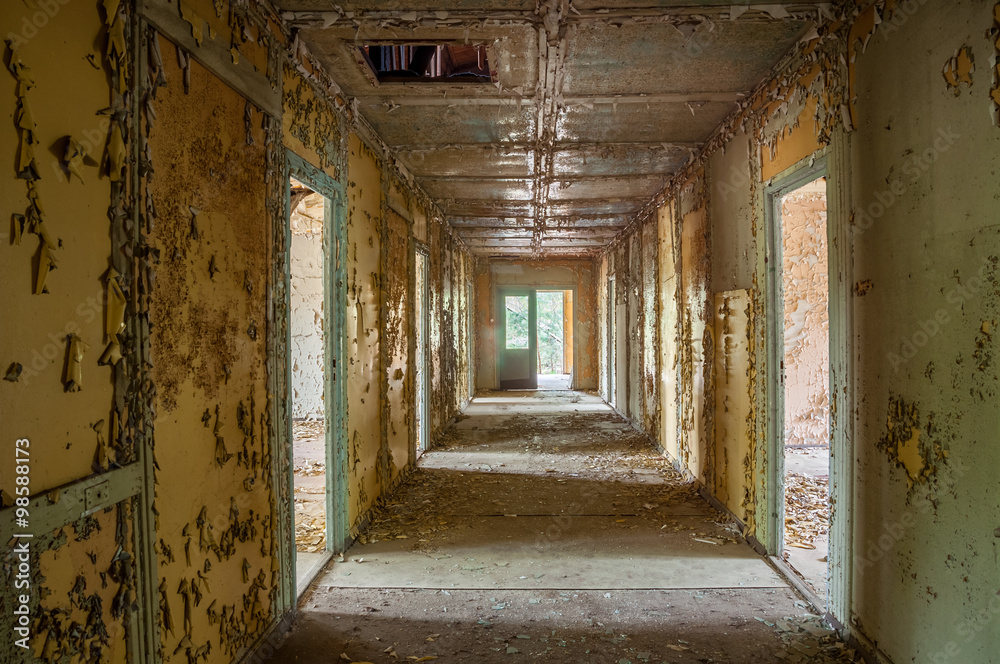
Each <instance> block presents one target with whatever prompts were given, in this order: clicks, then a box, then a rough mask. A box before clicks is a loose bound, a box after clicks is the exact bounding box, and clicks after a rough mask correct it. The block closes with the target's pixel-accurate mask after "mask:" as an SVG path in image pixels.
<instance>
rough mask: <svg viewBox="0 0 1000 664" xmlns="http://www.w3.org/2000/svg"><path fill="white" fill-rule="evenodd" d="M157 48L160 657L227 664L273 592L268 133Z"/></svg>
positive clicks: (252, 634) (259, 625)
mask: <svg viewBox="0 0 1000 664" xmlns="http://www.w3.org/2000/svg"><path fill="white" fill-rule="evenodd" d="M160 45H161V48H162V50H163V52H164V54H165V56H168V55H169V56H170V57H164V64H165V73H166V77H167V85H166V86H164V87H162V88H160V89H159V90H158V93H157V97H156V102H155V108H156V113H157V122H156V125H155V127H154V128H153V130H152V132H151V136H150V145H151V148H152V161H153V165H154V168H156V177H154V179H153V180H152V182H151V184H150V187H149V191H148V194H149V195H150V196H151V197H152V199H153V201H154V202H155V204H156V209H157V212H158V217H157V219H156V222H155V224H154V226H153V228H154V231H153V233H152V235H151V237H150V243H151V244H152V246H154V247H155V248H156V249H157V250H159V252H160V257H161V261H160V264H159V265H158V267H157V276H156V281H155V282H154V290H153V292H152V297H151V302H152V306H151V312H150V317H151V322H152V323H153V327H152V333H151V339H150V345H151V348H152V365H153V373H152V380H153V383H154V385H155V386H156V401H155V407H156V411H157V419H156V426H155V457H156V460H157V464H158V470H157V473H156V481H157V486H156V501H155V507H156V509H157V511H158V514H159V518H158V522H157V553H158V557H159V561H158V562H159V583H160V584H161V588H162V590H163V592H162V594H161V598H160V601H161V611H162V613H161V621H162V627H163V629H162V631H161V645H162V650H163V654H164V661H165V662H173V661H177V662H182V661H187V655H186V651H187V649H188V648H186V647H181V648H180V650H179V652H177V654H174V653H175V651H176V650H177V649H178V644H180V643H181V641H182V640H183V639H185V638H187V639H189V642H190V644H191V645H190V646H189V647H190V648H192V649H194V650H195V651H197V650H198V649H199V648H204V647H205V646H206V644H210V646H211V648H210V651H211V656H210V661H220V662H221V661H231V660H232V659H233V658H235V657H236V656H238V655H239V653H240V652H241V651H242V650H244V649H245V648H247V647H249V646H250V645H251V644H252V643H253V641H254V639H255V638H256V637H259V636H260V635H261V634H262V633H263V632H264V630H265V628H266V627H268V624H269V621H270V618H271V614H270V606H269V605H270V599H269V591H270V589H271V587H272V586H273V584H274V582H275V580H274V578H273V577H272V570H273V566H272V556H274V555H276V551H275V549H274V546H275V541H274V514H275V513H274V509H273V507H274V499H273V494H272V487H271V473H270V462H271V453H272V450H273V446H274V444H275V441H272V440H271V439H270V436H269V433H268V427H267V418H268V413H267V408H268V390H267V374H266V369H265V362H266V359H267V318H268V314H267V310H266V305H267V292H268V288H269V281H270V274H271V272H270V270H271V250H270V247H271V225H270V224H271V223H272V220H271V219H269V218H268V214H267V210H266V201H265V189H264V187H262V186H261V183H262V182H263V181H264V177H265V149H264V134H263V132H262V131H261V130H260V126H261V122H260V117H261V116H260V114H259V112H258V111H254V112H253V117H252V118H251V120H252V121H251V122H250V123H249V125H245V124H244V108H245V104H244V100H243V99H242V97H240V96H239V95H238V94H237V93H235V92H234V91H232V90H231V89H229V88H227V87H226V86H225V85H224V84H223V83H222V82H221V81H219V79H217V78H216V77H215V76H213V75H212V74H210V73H209V72H208V71H206V70H205V69H204V68H203V67H201V65H199V64H197V63H193V64H192V65H191V86H190V91H189V92H188V93H185V92H184V88H183V86H182V85H180V81H181V76H182V72H181V70H180V69H179V68H178V67H177V59H176V57H173V53H172V51H173V46H172V45H171V44H170V42H168V41H167V40H166V39H162V38H161V40H160ZM247 126H249V128H250V131H251V138H253V141H252V143H253V144H252V145H248V141H247V133H246V129H247ZM192 208H194V209H196V210H197V211H198V213H197V215H194V214H192ZM195 226H196V227H197V237H195V234H194V232H193V227H195ZM206 416H207V417H206ZM196 587H197V590H195V588H196ZM199 593H200V594H201V595H203V596H204V597H205V599H202V600H201V601H200V602H198V604H197V606H196V603H195V598H196V595H197V594H199ZM167 611H169V616H170V617H169V620H168V619H167V617H166V612H167ZM171 623H172V628H170V626H169V625H170V624H171Z"/></svg>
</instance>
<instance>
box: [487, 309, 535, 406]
mask: <svg viewBox="0 0 1000 664" xmlns="http://www.w3.org/2000/svg"><path fill="white" fill-rule="evenodd" d="M497 304H498V306H497V309H498V310H499V311H500V317H499V320H498V328H499V329H498V334H497V340H498V342H499V344H500V352H499V354H498V355H499V357H498V358H497V375H498V377H499V383H500V389H501V390H516V389H528V390H533V389H537V388H538V352H537V350H538V342H537V338H536V337H537V334H536V309H535V291H534V290H533V289H518V290H514V289H510V290H508V289H504V290H501V291H500V295H499V302H498V303H497Z"/></svg>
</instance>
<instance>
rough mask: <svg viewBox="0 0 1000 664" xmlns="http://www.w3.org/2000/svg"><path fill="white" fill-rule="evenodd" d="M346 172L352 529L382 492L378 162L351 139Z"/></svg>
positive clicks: (348, 429) (349, 467) (349, 452)
mask: <svg viewBox="0 0 1000 664" xmlns="http://www.w3.org/2000/svg"><path fill="white" fill-rule="evenodd" d="M347 169H348V173H349V177H350V182H349V184H348V188H347V303H346V313H347V327H346V329H345V332H346V334H347V355H348V357H347V367H346V369H347V371H346V374H347V413H346V418H347V436H348V438H347V441H348V454H349V456H348V477H349V481H350V488H349V493H350V515H349V521H350V524H351V527H352V528H354V527H356V526H358V525H359V520H360V519H361V517H362V516H363V515H364V514H365V513H366V512H367V510H368V509H369V508H370V507H371V505H372V503H373V502H374V501H375V500H376V499H377V498H378V496H379V493H380V476H379V449H380V447H381V421H380V418H381V404H380V403H379V381H380V379H381V366H380V363H379V341H380V330H381V321H380V320H379V295H380V287H381V286H380V273H381V263H380V260H379V247H380V243H381V237H380V234H379V219H380V218H381V216H382V184H381V173H380V164H379V158H378V156H377V155H376V154H375V152H374V151H373V150H371V148H369V147H368V146H366V145H365V144H364V143H363V142H362V141H361V139H360V138H358V136H357V135H356V134H351V137H350V148H349V152H348V162H347Z"/></svg>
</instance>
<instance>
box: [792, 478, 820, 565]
mask: <svg viewBox="0 0 1000 664" xmlns="http://www.w3.org/2000/svg"><path fill="white" fill-rule="evenodd" d="M829 528H830V488H829V479H828V478H826V477H814V476H812V475H806V474H802V473H787V474H786V475H785V546H793V547H796V548H799V549H815V548H816V545H815V541H816V538H817V537H820V536H822V535H826V534H827V532H829Z"/></svg>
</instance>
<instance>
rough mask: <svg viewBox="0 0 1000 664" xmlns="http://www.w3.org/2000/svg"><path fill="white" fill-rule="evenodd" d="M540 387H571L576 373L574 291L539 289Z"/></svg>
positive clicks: (544, 388)
mask: <svg viewBox="0 0 1000 664" xmlns="http://www.w3.org/2000/svg"><path fill="white" fill-rule="evenodd" d="M535 306H536V307H537V309H538V312H537V314H536V320H537V325H538V329H537V335H538V347H537V351H536V352H537V353H538V389H540V390H568V389H570V385H571V384H572V374H573V291H569V290H555V291H542V290H540V291H537V301H536V305H535Z"/></svg>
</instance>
